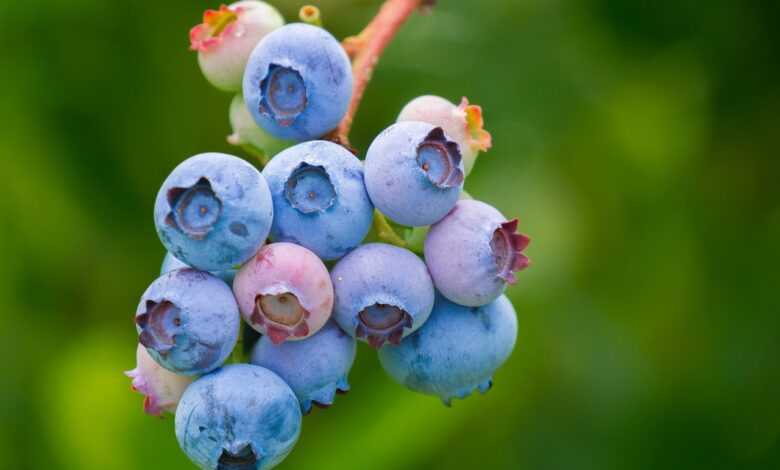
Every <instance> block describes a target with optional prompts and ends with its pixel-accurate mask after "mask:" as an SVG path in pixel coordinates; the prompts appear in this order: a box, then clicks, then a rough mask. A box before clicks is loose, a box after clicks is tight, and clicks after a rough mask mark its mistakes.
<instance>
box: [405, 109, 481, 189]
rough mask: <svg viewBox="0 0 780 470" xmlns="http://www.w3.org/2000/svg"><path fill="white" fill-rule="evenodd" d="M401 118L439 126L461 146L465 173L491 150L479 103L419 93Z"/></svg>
mask: <svg viewBox="0 0 780 470" xmlns="http://www.w3.org/2000/svg"><path fill="white" fill-rule="evenodd" d="M398 121H399V122H400V121H421V122H427V123H428V124H433V125H434V126H439V127H441V128H442V129H444V132H445V133H446V134H447V135H448V136H450V138H452V139H454V140H455V142H457V143H458V145H459V146H460V151H461V155H462V157H463V164H464V167H465V172H466V174H467V175H468V174H469V173H470V172H471V169H472V168H473V167H474V162H475V161H476V159H477V155H478V154H479V152H485V151H487V150H488V149H490V146H491V145H492V139H491V137H490V132H488V131H486V130H485V129H484V125H485V123H484V119H483V117H482V108H481V107H480V106H477V105H474V104H469V100H468V99H467V98H465V97H464V98H463V99H462V100H461V102H460V104H459V105H457V106H456V105H455V104H453V103H451V102H450V101H448V100H446V99H444V98H442V97H439V96H434V95H425V96H420V97H417V98H415V99H413V100H412V101H410V102H409V103H407V104H406V106H404V108H403V109H402V110H401V114H400V115H399V116H398Z"/></svg>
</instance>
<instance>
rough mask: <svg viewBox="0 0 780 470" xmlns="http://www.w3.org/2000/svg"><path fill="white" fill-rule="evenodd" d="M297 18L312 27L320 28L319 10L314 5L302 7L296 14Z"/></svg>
mask: <svg viewBox="0 0 780 470" xmlns="http://www.w3.org/2000/svg"><path fill="white" fill-rule="evenodd" d="M298 16H299V17H300V18H301V21H303V22H304V23H308V24H310V25H313V26H322V17H321V16H320V9H319V8H317V7H315V6H314V5H304V6H303V7H301V10H300V11H299V12H298Z"/></svg>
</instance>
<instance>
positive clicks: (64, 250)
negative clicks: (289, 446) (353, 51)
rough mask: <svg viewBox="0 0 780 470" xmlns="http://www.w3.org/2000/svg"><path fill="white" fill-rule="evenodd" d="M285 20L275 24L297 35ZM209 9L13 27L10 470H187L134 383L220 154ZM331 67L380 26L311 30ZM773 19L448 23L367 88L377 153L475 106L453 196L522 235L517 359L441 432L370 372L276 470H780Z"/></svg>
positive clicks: (1, 63)
mask: <svg viewBox="0 0 780 470" xmlns="http://www.w3.org/2000/svg"><path fill="white" fill-rule="evenodd" d="M301 3H302V2H301V1H297V0H296V1H283V0H279V1H276V2H275V4H276V5H277V6H278V7H279V8H280V9H281V10H282V11H283V12H284V14H285V16H286V17H287V18H288V19H293V18H295V17H296V12H297V9H298V8H299V7H300V6H301ZM217 4H218V2H203V1H184V0H178V1H157V2H147V1H138V2H135V1H133V2H122V1H106V0H102V1H101V0H48V1H46V0H24V1H13V2H12V1H10V0H3V1H2V2H0V44H2V52H0V178H1V179H0V181H2V186H1V187H2V190H1V191H0V218H1V219H2V222H0V224H1V225H0V250H1V251H0V253H2V256H0V325H1V326H0V335H2V336H1V337H0V357H2V358H3V359H2V373H0V426H1V428H0V456H2V457H0V458H1V459H2V464H0V467H2V468H8V469H11V468H13V469H41V468H46V469H85V470H91V469H100V470H125V469H142V468H154V469H168V470H172V469H189V468H194V467H193V466H192V465H191V464H190V463H189V462H188V460H187V458H186V457H185V456H184V455H183V454H181V453H180V452H179V450H178V447H177V444H176V440H175V438H174V434H173V420H172V419H171V418H170V417H168V418H165V419H155V418H150V417H147V416H145V415H144V414H143V413H142V411H141V401H142V398H141V396H140V395H137V394H134V393H132V392H131V391H130V387H129V380H128V379H126V378H125V377H124V376H123V375H122V371H123V370H126V369H130V368H132V367H133V363H134V351H135V334H134V329H133V323H132V321H131V318H132V313H133V312H134V308H135V305H136V302H137V299H138V297H139V296H140V294H141V293H142V292H143V290H144V289H145V288H146V286H147V285H148V283H149V282H151V280H152V279H153V278H154V277H155V276H156V274H157V272H158V268H159V264H160V261H161V259H162V256H163V254H164V253H163V249H162V247H161V245H160V244H159V242H158V240H157V237H156V235H155V232H154V227H153V224H152V204H153V200H154V197H155V194H156V191H157V188H158V186H159V184H160V183H161V182H162V180H163V179H164V177H165V176H166V175H167V173H168V172H169V171H170V170H171V169H172V168H173V167H174V166H175V165H176V164H177V163H178V162H180V161H181V160H183V159H184V158H186V157H188V156H190V155H192V154H195V153H199V152H202V151H207V150H217V151H228V152H230V151H233V149H231V148H230V147H229V146H228V145H227V144H226V143H225V136H226V135H227V134H228V133H229V126H228V123H227V108H228V103H229V101H230V98H231V97H230V96H227V95H224V94H222V93H220V92H218V91H216V90H214V89H213V88H211V87H210V86H209V85H208V84H207V83H206V81H205V80H204V79H203V78H202V76H201V75H200V73H199V70H198V68H197V64H196V60H195V55H194V54H193V53H192V52H189V51H188V40H187V31H188V29H189V27H190V26H192V25H193V24H195V23H197V22H199V18H200V14H201V12H202V11H203V9H204V8H206V7H215V6H217ZM316 4H318V5H319V6H320V7H321V9H322V11H323V15H324V18H325V21H326V26H328V27H329V29H331V30H332V31H333V32H334V34H335V35H336V36H338V37H340V38H341V37H344V36H346V35H349V34H352V33H354V32H357V31H358V30H359V29H360V28H361V26H362V25H363V24H365V23H366V22H367V21H368V19H369V18H370V17H371V16H372V14H373V12H374V11H375V10H376V8H377V6H378V4H379V1H378V0H343V1H337V0H331V1H322V2H316ZM777 5H778V3H777V2H753V1H733V0H732V1H728V0H724V1H719V0H712V1H709V2H699V1H694V0H679V1H675V2H649V1H630V0H622V1H621V0H579V1H574V0H571V1H553V0H505V1H498V0H495V1H493V0H482V1H468V0H441V1H440V2H439V6H438V7H437V8H436V10H435V12H434V13H433V14H432V15H429V16H421V15H416V16H415V17H413V18H412V19H411V20H410V21H409V23H408V24H407V25H406V26H405V27H404V29H403V30H402V32H401V34H400V35H399V36H398V37H397V39H396V41H395V42H394V43H393V44H392V45H391V46H390V48H389V49H388V50H387V53H386V55H385V56H384V57H383V58H382V60H381V63H380V66H379V68H378V69H377V72H376V74H375V77H374V81H373V83H372V84H371V86H370V88H369V91H368V93H367V95H366V97H365V101H364V104H363V107H362V109H361V111H360V113H359V114H358V116H357V121H356V122H357V124H356V127H355V130H354V133H353V141H354V142H353V143H354V144H355V145H356V146H357V147H358V148H359V149H365V148H366V147H367V145H368V144H369V143H370V141H371V139H372V137H373V136H374V135H375V134H376V133H378V131H380V130H381V129H383V128H384V127H386V126H387V125H389V124H390V123H391V122H393V120H394V118H395V116H396V114H397V113H398V111H399V110H400V109H401V107H402V106H403V104H404V103H406V102H407V101H408V100H409V99H411V98H413V97H414V96H417V95H420V94H426V93H436V94H440V95H443V96H446V97H448V98H450V99H452V100H457V99H459V98H460V97H461V96H462V95H466V96H468V97H469V98H471V99H472V101H474V102H476V103H479V104H481V105H482V106H483V107H484V109H485V114H486V120H487V128H488V129H489V130H490V131H491V132H492V133H493V136H494V144H495V145H494V148H493V149H492V150H491V151H490V152H489V153H487V154H485V155H484V156H483V157H481V158H480V161H479V162H478V164H477V167H476V170H475V171H474V173H473V175H472V176H471V177H470V178H469V179H468V181H467V184H466V188H467V190H468V191H469V192H470V193H471V194H473V195H475V196H477V197H478V198H481V199H484V200H486V201H488V202H490V203H492V204H494V205H496V206H497V207H499V208H500V209H501V210H502V211H503V212H505V213H506V214H512V215H515V214H516V215H519V217H520V218H521V221H522V230H523V231H525V232H527V233H529V234H530V235H531V236H532V238H533V243H532V245H531V247H530V249H529V253H530V255H531V257H532V259H533V261H534V265H533V266H532V268H531V269H529V270H528V271H526V272H524V273H523V274H522V275H521V276H520V282H519V283H518V284H517V285H516V286H515V287H513V288H512V289H510V291H509V293H510V296H511V297H512V299H513V301H514V303H515V306H516V308H517V313H518V316H519V319H520V328H521V331H520V339H519V344H518V347H517V349H516V351H515V353H514V355H513V356H512V358H511V359H510V360H509V362H508V363H507V364H506V366H505V367H504V368H503V369H501V370H500V371H499V373H498V374H497V376H496V378H495V379H496V380H495V384H496V386H495V387H494V389H493V390H492V391H491V392H490V393H488V394H487V395H485V396H477V397H472V398H469V399H468V400H465V401H457V402H455V404H454V407H453V408H451V409H447V408H445V407H443V406H442V405H441V403H440V402H439V401H438V400H437V399H434V398H431V397H425V396H420V395H415V394H413V393H411V392H408V391H406V390H405V389H403V388H402V387H401V386H399V385H397V384H395V383H393V382H391V381H390V380H389V379H388V378H387V377H386V376H385V375H384V373H383V372H382V370H381V368H380V367H379V363H378V361H377V359H376V356H375V354H373V353H372V351H371V350H369V349H368V348H367V347H363V346H361V348H360V350H359V354H358V359H357V363H356V366H355V368H354V369H353V372H352V374H351V383H352V386H353V392H352V393H350V394H349V395H347V396H346V397H341V398H339V399H338V401H337V404H336V406H335V407H333V408H331V409H330V410H327V411H319V410H317V411H315V412H314V413H313V414H312V415H311V416H309V417H307V418H306V419H305V421H304V432H303V435H302V438H301V440H300V443H299V444H298V446H297V448H296V450H295V452H294V453H293V454H292V455H291V456H290V457H289V459H288V460H287V461H286V462H285V463H284V464H283V465H282V466H281V467H280V468H282V469H308V468H317V469H323V470H330V469H338V470H346V469H460V468H463V469H467V468H487V469H520V468H529V469H561V468H576V469H608V468H615V469H624V468H633V469H640V468H647V469H651V468H652V469H656V468H681V469H693V468H708V469H712V468H740V469H750V468H756V469H759V468H760V469H767V468H778V467H780V442H778V438H779V437H780V408H779V406H780V401H779V400H778V397H780V371H779V368H778V358H780V309H778V305H779V304H780V301H778V295H779V294H780V285H779V284H780V282H778V281H779V280H780V275H779V274H778V266H780V249H778V242H779V241H780V191H779V190H778V187H779V186H780V181H779V180H780V165H779V164H778V157H779V155H778V149H780V145H778V144H780V137H778V136H780V118H778V109H779V108H780V74H778V67H779V66H780V59H779V58H780V33H779V32H778V31H780V29H778V27H777V25H778V13H779V11H778V10H780V8H778V6H777Z"/></svg>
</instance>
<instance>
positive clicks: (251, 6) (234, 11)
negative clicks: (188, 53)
mask: <svg viewBox="0 0 780 470" xmlns="http://www.w3.org/2000/svg"><path fill="white" fill-rule="evenodd" d="M282 25H284V18H282V15H280V14H279V12H278V11H277V10H276V9H275V8H274V7H272V6H271V5H269V4H267V3H265V2H259V1H252V0H247V1H241V2H236V3H233V4H232V5H229V6H226V5H222V6H221V7H219V9H218V10H206V12H205V13H203V23H201V24H199V25H196V26H194V27H193V28H192V29H191V30H190V49H192V50H193V51H197V52H198V64H200V69H201V70H202V71H203V75H205V76H206V79H207V80H208V81H209V82H211V84H212V85H214V86H215V87H217V88H219V89H220V90H224V91H240V90H241V81H242V80H243V77H244V69H245V68H246V63H247V60H249V54H251V53H252V49H254V48H255V46H256V45H257V43H258V42H260V40H261V39H262V38H263V37H264V36H265V35H266V34H268V33H269V32H271V31H273V30H274V29H276V28H279V27H281V26H282Z"/></svg>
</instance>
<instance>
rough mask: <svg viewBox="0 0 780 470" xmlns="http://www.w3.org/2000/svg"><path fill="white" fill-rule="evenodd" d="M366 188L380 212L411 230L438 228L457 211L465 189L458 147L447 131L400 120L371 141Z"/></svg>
mask: <svg viewBox="0 0 780 470" xmlns="http://www.w3.org/2000/svg"><path fill="white" fill-rule="evenodd" d="M365 172H366V177H365V178H366V189H367V190H368V195H369V196H371V201H372V202H373V203H374V205H375V206H376V208H377V209H379V210H380V211H381V212H382V213H383V214H385V215H386V216H387V217H389V218H390V219H391V220H393V221H395V222H397V223H399V224H402V225H411V226H421V225H429V224H432V223H434V222H436V221H438V220H439V219H441V218H442V217H444V216H445V215H446V214H447V212H449V211H450V209H452V206H454V205H455V202H456V201H457V200H458V195H459V194H460V191H461V189H462V188H463V163H462V162H461V156H460V149H459V148H458V144H456V143H455V142H452V141H451V140H450V138H449V137H448V136H446V135H445V134H444V131H443V130H442V128H441V127H434V126H432V125H430V124H427V123H423V122H399V123H397V124H393V125H392V126H390V127H388V128H387V129H385V130H384V131H383V132H382V133H381V134H379V136H377V138H376V139H374V141H373V142H372V143H371V146H370V147H369V149H368V153H367V154H366V163H365Z"/></svg>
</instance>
